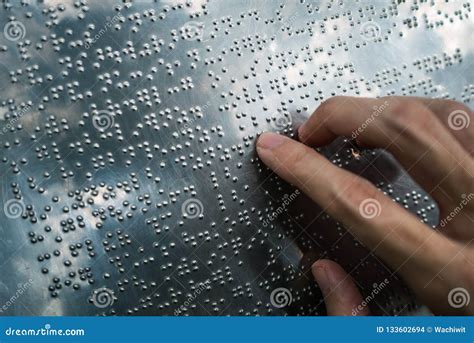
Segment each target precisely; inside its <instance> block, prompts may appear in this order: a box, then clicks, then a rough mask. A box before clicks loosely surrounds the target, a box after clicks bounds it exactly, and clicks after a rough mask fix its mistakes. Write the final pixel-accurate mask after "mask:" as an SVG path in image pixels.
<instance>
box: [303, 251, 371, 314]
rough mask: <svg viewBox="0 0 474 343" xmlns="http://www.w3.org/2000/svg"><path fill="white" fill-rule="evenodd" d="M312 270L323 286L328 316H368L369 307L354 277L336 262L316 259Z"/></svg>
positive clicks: (320, 285) (320, 286) (322, 290)
mask: <svg viewBox="0 0 474 343" xmlns="http://www.w3.org/2000/svg"><path fill="white" fill-rule="evenodd" d="M311 270H312V272H313V276H314V278H315V279H316V282H317V283H318V285H319V288H321V292H322V293H323V296H324V302H325V303H326V309H327V313H328V316H368V315H369V314H370V311H369V308H368V307H367V306H363V304H365V303H364V301H363V299H362V296H361V295H360V292H359V290H358V289H357V287H356V285H355V283H354V281H353V280H352V278H351V277H350V276H349V275H348V274H347V273H346V272H345V271H344V269H342V267H341V266H340V265H338V264H337V263H336V262H333V261H330V260H319V261H316V262H315V263H314V264H313V265H312V267H311Z"/></svg>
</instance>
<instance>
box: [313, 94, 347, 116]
mask: <svg viewBox="0 0 474 343" xmlns="http://www.w3.org/2000/svg"><path fill="white" fill-rule="evenodd" d="M345 99H347V97H345V96H340V95H337V96H333V97H331V98H328V99H326V100H324V101H323V102H322V103H321V105H320V106H319V109H318V110H319V111H318V112H320V114H321V115H325V116H330V115H331V114H332V113H334V112H336V109H337V107H338V106H340V104H341V103H342V102H344V101H345Z"/></svg>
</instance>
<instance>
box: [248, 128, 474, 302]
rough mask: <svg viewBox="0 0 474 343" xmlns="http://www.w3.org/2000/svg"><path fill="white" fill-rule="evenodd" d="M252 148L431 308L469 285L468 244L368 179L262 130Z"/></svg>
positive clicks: (471, 262) (471, 261) (471, 259)
mask: <svg viewBox="0 0 474 343" xmlns="http://www.w3.org/2000/svg"><path fill="white" fill-rule="evenodd" d="M257 152H258V154H259V157H260V158H261V159H262V161H263V162H264V163H265V164H266V165H267V166H268V167H270V168H271V169H272V170H274V171H275V172H276V173H277V174H278V175H279V176H281V177H282V178H283V179H285V180H286V181H288V182H290V183H292V184H294V185H296V186H297V187H298V188H299V189H301V190H302V191H304V192H305V193H306V194H307V195H308V196H309V197H311V198H312V199H313V200H314V201H315V202H317V203H318V204H319V205H320V206H321V207H322V208H323V210H324V211H326V212H327V213H329V214H330V215H331V216H332V217H333V218H335V219H336V220H338V221H340V222H341V223H343V224H344V226H345V227H346V228H347V230H348V231H349V232H351V233H352V234H353V235H354V236H355V237H356V238H357V239H358V240H359V241H361V242H362V243H363V244H364V245H365V246H366V247H367V248H368V249H370V250H371V251H373V252H374V253H375V254H377V255H378V256H379V257H381V258H382V259H383V260H384V261H385V262H386V263H387V264H388V265H389V266H390V267H392V269H393V270H394V272H396V273H399V274H400V275H401V276H402V277H403V278H404V280H405V281H406V283H407V284H408V285H409V286H410V287H411V288H412V289H414V290H415V292H416V294H417V295H418V296H419V297H420V299H421V300H422V301H424V302H425V303H426V304H427V305H429V306H430V307H431V308H439V307H440V306H444V309H445V308H446V304H445V303H446V301H444V302H443V303H441V302H440V301H439V300H437V299H441V298H440V297H443V299H445V296H446V293H447V290H450V289H452V288H453V287H458V286H459V284H461V285H462V286H461V287H467V285H469V284H473V282H470V281H469V280H472V279H473V277H471V275H472V270H471V268H472V266H473V265H474V257H472V254H466V252H467V251H470V250H469V249H470V248H466V247H467V245H464V246H463V247H461V248H460V246H461V245H460V244H458V243H455V242H453V241H451V240H450V239H448V238H446V237H444V236H442V235H440V234H439V233H438V232H436V231H434V230H430V229H429V228H428V227H427V226H425V225H424V224H422V223H421V222H420V221H419V220H418V219H417V218H416V217H415V216H413V215H412V214H410V213H409V212H408V211H405V210H404V209H403V208H401V207H400V206H399V205H398V204H397V203H395V202H393V201H392V200H391V199H390V198H388V197H386V196H384V195H383V194H382V193H381V192H380V191H378V190H377V189H376V188H375V187H374V186H373V185H372V184H371V183H370V182H368V181H366V180H364V179H362V178H360V177H358V176H356V175H354V174H352V173H350V172H348V171H346V170H344V169H341V168H338V167H336V166H335V165H333V164H332V163H331V162H329V161H328V160H327V159H326V158H324V157H323V156H322V155H320V154H318V153H317V152H316V151H314V150H313V149H311V148H309V147H307V146H305V145H304V144H301V143H299V142H296V141H294V140H292V139H289V138H287V137H285V136H281V135H278V134H273V133H265V134H262V135H261V136H260V138H259V139H258V141H257ZM367 201H368V202H367ZM447 261H448V262H447ZM448 265H453V266H457V267H456V268H447V266H448ZM456 280H462V282H461V283H458V281H456ZM456 285H458V286H456ZM461 310H465V309H461ZM471 310H472V309H471Z"/></svg>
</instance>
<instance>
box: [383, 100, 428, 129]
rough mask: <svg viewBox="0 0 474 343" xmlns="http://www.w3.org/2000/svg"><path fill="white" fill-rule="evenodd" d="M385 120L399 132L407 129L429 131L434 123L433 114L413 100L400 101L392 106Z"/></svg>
mask: <svg viewBox="0 0 474 343" xmlns="http://www.w3.org/2000/svg"><path fill="white" fill-rule="evenodd" d="M386 119H387V121H388V123H389V125H391V126H392V127H395V128H396V129H398V130H399V131H404V130H407V129H413V130H416V131H418V130H420V129H422V130H423V131H427V130H431V129H432V128H433V126H434V125H435V122H436V117H435V116H434V114H433V113H432V112H431V111H430V110H429V109H428V108H427V107H426V106H424V105H423V104H421V103H420V102H417V101H413V100H406V101H402V102H400V103H398V104H395V105H393V107H392V110H391V111H390V113H389V115H388V116H386Z"/></svg>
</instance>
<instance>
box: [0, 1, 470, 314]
mask: <svg viewBox="0 0 474 343" xmlns="http://www.w3.org/2000/svg"><path fill="white" fill-rule="evenodd" d="M0 24H1V27H0V28H1V29H3V34H2V35H1V36H0V80H1V84H0V101H1V107H0V118H1V119H0V129H1V132H0V134H1V135H0V159H1V164H0V165H1V176H2V178H1V184H2V189H1V202H2V204H1V205H2V208H1V211H0V235H1V239H0V275H1V276H0V305H2V307H0V311H1V313H0V314H2V315H96V314H105V315H114V314H117V315H285V314H287V315H320V314H324V313H325V309H324V303H323V301H322V297H321V293H320V291H319V289H318V287H317V285H316V284H315V282H314V281H313V279H312V276H311V272H310V266H311V264H312V263H313V262H314V261H315V260H316V259H318V258H322V257H327V258H332V259H334V260H336V261H338V262H339V263H341V264H342V265H343V266H344V268H345V269H346V270H347V271H349V272H350V273H351V275H352V276H353V277H354V279H355V280H356V282H357V284H358V286H359V287H360V288H361V291H362V293H363V294H364V297H365V296H368V297H370V296H371V297H372V298H371V302H370V305H369V306H370V307H371V309H372V311H373V313H375V314H406V313H409V312H410V311H411V310H413V309H414V308H416V307H417V305H416V303H415V301H414V297H413V295H412V294H411V293H410V291H409V290H408V289H407V288H406V287H405V286H404V285H403V283H402V282H401V280H399V279H398V277H397V276H396V274H393V273H392V271H391V270H390V269H389V268H387V267H386V266H384V265H383V263H382V262H381V261H380V260H378V259H377V258H376V257H375V256H373V254H371V253H370V252H368V251H367V250H366V249H365V248H364V247H363V246H361V244H360V243H358V242H357V241H356V240H355V239H354V238H353V237H352V236H351V235H350V234H348V233H347V232H346V231H345V229H344V228H343V227H342V226H341V225H340V224H339V223H337V222H335V221H334V220H332V219H331V218H329V216H328V215H326V214H325V213H324V212H323V211H321V210H320V209H319V208H318V207H317V206H316V205H314V204H313V203H312V202H311V201H310V200H309V199H308V198H306V197H305V196H304V195H303V194H301V193H299V192H298V191H297V190H295V189H294V188H292V187H291V186H290V185H287V184H285V183H284V182H283V181H282V180H280V179H279V178H278V177H276V176H275V174H273V173H272V172H270V171H269V170H268V169H267V168H266V167H265V166H264V165H263V164H262V163H261V162H260V161H259V160H258V158H257V156H256V154H255V151H254V148H255V147H254V145H255V139H256V137H257V136H258V134H259V133H261V132H263V131H279V132H281V133H282V134H288V135H294V130H295V128H296V127H297V125H298V124H299V123H301V122H302V121H303V120H304V119H305V118H307V117H308V116H309V115H310V113H311V111H312V110H313V109H315V108H316V107H317V106H318V104H320V103H321V101H323V100H324V99H326V98H328V97H331V96H334V95H356V96H385V95H394V94H397V95H419V96H427V97H443V98H454V99H457V100H459V101H463V102H465V103H469V102H470V101H472V99H473V93H474V86H473V73H472V66H470V62H472V53H473V44H472V32H473V21H472V2H470V1H467V0H466V1H463V0H459V1H447V2H445V1H442V2H441V1H439V2H438V1H426V2H419V1H414V2H411V1H347V0H344V1H342V0H341V1H304V0H301V1H296V0H294V1H263V0H253V1H244V0H236V1H224V0H221V1H209V2H206V1H197V0H195V1H184V0H176V1H174V0H167V1H133V2H122V1H108V0H107V1H99V0H95V1H85V0H81V1H72V0H71V1H66V0H44V1H33V0H29V1H3V2H2V3H1V10H0ZM374 111H377V109H374ZM322 151H323V152H324V153H325V154H326V156H328V158H330V159H331V160H332V161H333V162H334V163H335V164H337V165H339V166H341V167H343V168H348V169H350V170H353V171H354V172H357V173H359V174H362V175H364V176H365V177H367V178H368V179H370V180H371V181H372V182H374V183H376V184H377V185H378V186H379V187H380V188H381V189H382V190H383V191H385V192H386V193H387V194H389V195H390V196H392V197H393V198H394V199H396V201H398V202H400V203H401V204H403V205H404V206H405V207H406V208H407V209H409V210H410V211H412V212H413V213H415V214H417V215H418V216H420V219H421V220H424V221H425V222H426V223H427V224H428V225H435V224H436V222H437V217H438V212H437V208H436V206H435V204H434V203H433V201H432V200H431V199H430V198H429V197H427V195H426V193H425V192H423V191H422V190H420V189H419V188H418V187H417V186H416V185H415V184H414V183H413V182H412V181H411V179H410V178H408V177H407V176H406V174H405V173H404V172H403V171H402V170H401V169H400V167H399V166H398V164H397V163H396V162H395V161H394V160H393V158H392V157H391V156H389V155H388V154H386V153H384V152H382V151H376V150H364V151H359V150H356V149H354V147H353V146H352V145H351V144H350V142H347V141H345V140H339V141H338V142H336V143H334V144H332V145H331V146H330V147H327V148H324V149H322ZM375 210H376V209H375Z"/></svg>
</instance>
